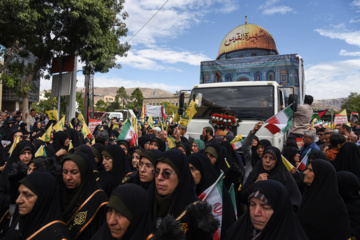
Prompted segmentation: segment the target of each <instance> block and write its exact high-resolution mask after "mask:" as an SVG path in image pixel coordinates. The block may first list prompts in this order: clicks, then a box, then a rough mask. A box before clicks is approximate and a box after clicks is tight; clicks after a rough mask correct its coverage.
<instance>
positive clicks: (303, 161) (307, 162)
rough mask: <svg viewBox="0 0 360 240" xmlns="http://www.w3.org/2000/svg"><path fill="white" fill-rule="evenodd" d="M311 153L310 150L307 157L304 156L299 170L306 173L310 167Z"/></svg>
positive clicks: (298, 167)
mask: <svg viewBox="0 0 360 240" xmlns="http://www.w3.org/2000/svg"><path fill="white" fill-rule="evenodd" d="M310 153H311V149H309V151H308V152H307V153H306V155H305V156H304V158H303V159H302V160H301V162H300V164H299V166H297V169H299V170H301V171H304V170H305V169H306V168H307V166H308V165H309V155H310Z"/></svg>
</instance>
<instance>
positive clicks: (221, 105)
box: [190, 86, 274, 121]
mask: <svg viewBox="0 0 360 240" xmlns="http://www.w3.org/2000/svg"><path fill="white" fill-rule="evenodd" d="M201 95H202V98H201V103H200V104H201V105H200V106H199V96H201ZM190 99H192V100H195V103H196V110H197V113H196V115H195V116H194V119H209V118H210V116H211V115H212V114H214V113H219V114H231V115H235V116H237V117H239V118H240V119H257V120H263V121H264V120H267V119H268V118H270V117H271V116H272V115H274V87H273V86H232V87H212V88H195V89H193V91H192V92H191V96H190Z"/></svg>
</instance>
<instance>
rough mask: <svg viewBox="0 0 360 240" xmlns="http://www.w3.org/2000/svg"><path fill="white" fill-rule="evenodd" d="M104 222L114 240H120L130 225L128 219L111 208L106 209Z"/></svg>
mask: <svg viewBox="0 0 360 240" xmlns="http://www.w3.org/2000/svg"><path fill="white" fill-rule="evenodd" d="M106 222H107V225H108V227H109V230H110V233H111V236H112V237H113V238H115V239H121V238H122V236H124V234H125V233H126V230H127V229H128V227H129V225H130V221H129V219H127V218H126V217H125V216H124V215H122V214H121V213H119V212H118V211H116V210H115V209H113V208H108V210H107V213H106Z"/></svg>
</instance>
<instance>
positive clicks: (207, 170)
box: [189, 153, 219, 196]
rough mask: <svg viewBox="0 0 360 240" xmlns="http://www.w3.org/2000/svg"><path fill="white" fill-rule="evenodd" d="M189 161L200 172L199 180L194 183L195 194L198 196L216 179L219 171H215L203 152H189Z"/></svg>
mask: <svg viewBox="0 0 360 240" xmlns="http://www.w3.org/2000/svg"><path fill="white" fill-rule="evenodd" d="M189 163H191V165H193V166H194V167H195V168H196V169H197V170H199V172H200V174H201V179H200V182H199V184H198V185H196V194H197V195H198V196H199V195H200V194H201V193H203V192H204V191H205V190H206V189H207V188H208V187H210V186H211V185H212V184H213V183H214V182H215V181H216V180H217V179H218V177H219V173H217V172H216V171H215V169H214V167H213V166H212V164H211V162H210V159H209V158H208V157H207V156H206V155H205V154H203V153H193V154H191V155H190V157H189Z"/></svg>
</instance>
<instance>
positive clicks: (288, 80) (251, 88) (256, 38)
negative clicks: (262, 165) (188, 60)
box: [179, 22, 305, 149]
mask: <svg viewBox="0 0 360 240" xmlns="http://www.w3.org/2000/svg"><path fill="white" fill-rule="evenodd" d="M303 72H304V70H303V59H302V58H301V57H300V56H299V55H297V54H286V55H279V54H278V52H277V49H276V45H275V41H274V39H273V38H272V36H271V35H270V34H269V33H268V32H267V31H266V30H265V29H264V28H262V27H260V26H257V25H254V24H247V23H246V22H245V24H243V25H240V26H238V27H236V28H234V29H233V30H232V31H230V33H229V34H227V35H226V37H225V38H224V40H223V41H222V43H221V45H220V48H219V54H218V57H217V60H215V61H205V62H201V74H200V84H198V85H195V86H194V87H193V89H192V90H191V94H190V99H189V100H190V101H191V100H194V101H195V104H196V105H195V106H196V110H197V113H196V115H195V116H194V117H193V119H192V120H191V122H190V123H189V125H188V129H187V133H188V134H189V135H190V136H191V137H193V138H195V139H198V138H199V137H200V135H201V133H202V129H203V128H204V127H206V126H211V124H210V123H209V119H210V118H211V116H212V114H226V115H234V116H236V117H237V118H239V119H241V122H240V126H239V127H237V128H236V129H231V130H232V131H233V132H234V134H242V136H243V137H246V136H247V135H248V133H249V131H250V130H252V129H253V127H254V125H255V123H257V122H259V121H266V120H268V119H269V118H270V117H272V116H273V115H275V114H277V113H278V112H279V111H281V109H282V108H284V107H286V106H287V105H288V103H293V104H294V105H293V107H294V108H295V109H296V105H297V104H302V103H303V97H304V87H305V86H304V73H303ZM182 92H183V91H182ZM179 104H180V105H179V106H180V107H181V106H183V102H181V100H180V103H179ZM180 111H181V110H180ZM215 130H216V129H215ZM256 135H257V136H258V137H259V138H260V139H265V138H266V139H268V140H270V141H271V143H272V144H273V145H274V146H276V147H278V148H280V149H282V148H283V145H284V141H285V139H286V137H285V134H284V133H281V132H280V133H277V134H275V135H273V134H272V133H270V132H269V131H268V130H267V129H265V128H261V129H260V130H259V131H258V132H257V134H256Z"/></svg>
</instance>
